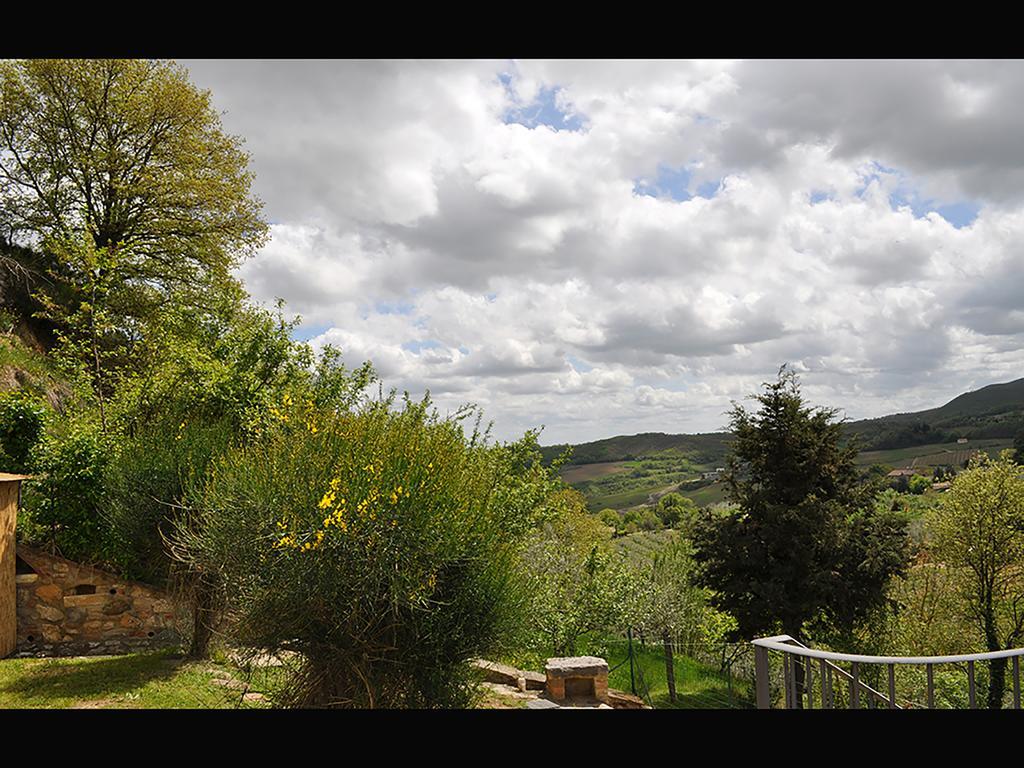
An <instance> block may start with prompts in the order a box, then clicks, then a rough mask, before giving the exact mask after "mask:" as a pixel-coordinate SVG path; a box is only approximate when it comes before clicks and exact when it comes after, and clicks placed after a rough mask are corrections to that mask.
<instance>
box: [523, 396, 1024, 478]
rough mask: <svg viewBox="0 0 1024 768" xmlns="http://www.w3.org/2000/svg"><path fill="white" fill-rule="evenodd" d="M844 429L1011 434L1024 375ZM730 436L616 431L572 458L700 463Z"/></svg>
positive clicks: (1023, 408) (901, 440)
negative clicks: (675, 458) (667, 457)
mask: <svg viewBox="0 0 1024 768" xmlns="http://www.w3.org/2000/svg"><path fill="white" fill-rule="evenodd" d="M846 432H847V434H848V435H850V436H853V435H856V436H858V437H859V438H860V440H861V448H862V449H863V450H889V449H894V448H910V447H913V446H916V445H928V444H931V443H944V442H954V441H956V440H957V439H958V438H960V437H968V438H975V439H983V438H1013V437H1015V436H1016V435H1018V434H1019V433H1021V432H1024V379H1017V380H1016V381H1011V382H1008V383H1006V384H991V385H989V386H987V387H982V388H981V389H979V390H977V391H975V392H967V393H965V394H962V395H960V396H958V397H955V398H953V399H952V400H950V401H949V402H948V403H946V404H945V405H943V406H941V407H939V408H932V409H930V410H927V411H918V412H916V413H897V414H893V415H891V416H882V417H881V418H877V419H862V420H860V421H852V422H849V423H848V424H847V425H846ZM731 439H732V437H731V435H729V434H728V433H727V432H711V433H706V434H697V435H668V434H665V433H663V432H646V433H644V434H640V435H620V436H618V437H609V438H605V439H604V440H596V441H594V442H590V443H581V444H579V445H576V446H573V455H572V458H571V459H570V463H571V464H594V463H597V462H603V461H629V460H632V459H639V458H644V457H649V456H653V455H658V454H664V453H668V452H673V453H677V454H679V455H680V456H687V457H690V458H691V459H693V460H694V461H695V462H696V463H699V464H720V463H722V462H724V460H725V456H726V454H727V453H728V445H729V442H730V441H731ZM567 447H568V446H567V445H565V444H562V445H551V446H546V447H544V448H542V449H541V451H542V452H543V454H544V458H545V460H547V461H550V460H552V459H554V458H555V457H556V456H558V455H560V454H561V453H563V452H564V451H565V449H566V448H567Z"/></svg>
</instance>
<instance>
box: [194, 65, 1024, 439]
mask: <svg viewBox="0 0 1024 768" xmlns="http://www.w3.org/2000/svg"><path fill="white" fill-rule="evenodd" d="M189 67H190V70H191V72H192V74H193V77H194V79H195V80H196V81H197V83H199V84H200V85H201V86H203V87H210V88H211V89H212V91H213V95H214V100H215V103H216V104H217V105H218V106H219V107H221V108H225V109H227V110H228V113H227V115H226V116H225V125H226V126H227V127H228V129H229V130H231V131H233V132H237V133H239V134H241V135H243V136H245V137H246V138H247V140H248V144H247V146H248V148H249V149H250V151H251V152H252V153H253V159H254V169H255V171H256V173H257V179H256V186H257V191H258V193H259V194H260V196H261V197H262V198H263V199H264V200H265V201H266V203H267V213H268V216H269V218H270V219H271V220H272V221H274V222H275V224H274V227H273V240H272V242H271V243H270V244H269V245H268V246H267V247H266V248H265V249H264V251H263V252H262V253H261V254H260V255H259V256H258V257H256V258H255V259H252V260H250V261H249V262H248V263H246V264H245V265H244V266H243V267H242V269H241V272H240V274H241V276H242V277H243V279H244V281H245V283H246V285H247V287H248V288H249V290H250V291H251V292H252V294H253V295H254V296H255V297H256V298H258V299H261V300H270V299H272V298H273V297H275V296H281V297H283V298H285V299H286V300H287V301H288V306H289V307H290V308H291V309H292V310H294V311H296V312H298V313H301V314H302V315H303V316H304V318H305V322H306V324H307V325H308V326H309V327H312V328H317V329H319V328H326V329H328V330H325V331H323V332H322V333H319V334H318V335H317V336H316V338H315V339H314V343H315V344H317V345H320V344H323V343H328V342H330V343H334V344H337V345H339V346H341V347H342V348H343V349H344V351H345V353H346V357H347V358H348V359H349V361H350V362H352V363H357V362H361V361H362V359H364V358H369V359H372V360H373V361H374V363H375V364H376V365H377V367H378V369H379V370H380V372H381V373H382V375H383V376H384V377H385V380H386V383H388V384H393V385H395V386H397V387H399V388H400V389H409V390H410V391H411V392H421V391H423V390H424V389H428V388H429V389H430V390H431V392H433V393H434V394H435V396H436V397H437V401H438V403H439V404H440V405H441V406H442V407H443V408H454V407H455V406H457V405H458V404H459V403H461V402H466V401H472V402H477V403H479V404H480V405H482V406H484V407H485V409H486V411H487V413H488V415H489V417H491V418H494V419H495V421H496V431H497V434H499V435H500V436H502V437H510V436H512V435H514V434H516V433H519V432H522V430H524V429H526V428H529V427H532V426H537V425H539V424H541V423H543V424H546V425H547V431H546V432H545V440H547V441H556V440H557V441H563V440H567V441H579V440H585V439H595V438H599V437H603V436H608V435H611V434H617V433H623V432H626V433H632V432H638V431H650V430H655V431H706V430H711V429H717V428H719V427H721V426H722V425H723V424H724V422H725V416H724V414H725V411H726V410H727V409H728V407H729V402H730V400H733V399H741V398H742V397H743V396H744V395H746V394H748V393H750V392H751V391H753V390H754V389H755V388H756V387H757V386H758V385H759V384H760V383H761V382H762V381H764V380H766V379H769V378H771V377H772V376H773V375H774V372H775V370H776V369H777V367H778V366H779V364H781V363H782V362H791V363H793V364H794V365H795V366H796V367H797V369H798V370H800V371H801V373H802V375H803V378H804V381H805V386H806V388H807V393H808V395H810V396H812V397H813V398H815V399H817V401H819V402H821V403H823V404H826V405H833V406H839V407H842V408H844V409H845V410H846V412H847V413H848V415H850V416H851V417H863V416H877V415H881V414H883V413H888V412H893V411H899V410H912V409H916V408H921V407H930V406H934V405H937V404H939V403H940V402H941V401H943V400H944V399H947V398H949V397H952V396H954V395H956V394H958V393H960V392H962V391H964V390H965V389H968V388H972V387H977V386H982V385H984V384H987V383H991V382H994V381H1000V380H1008V379H1010V378H1016V377H1017V376H1019V375H1020V374H1019V371H1020V370H1021V367H1020V364H1021V362H1024V361H1022V357H1024V355H1022V353H1021V351H1020V350H1021V347H1022V345H1021V343H1020V342H1021V341H1022V340H1024V305H1022V304H1021V302H1020V299H1019V297H1020V296H1021V295H1024V277H1022V275H1024V269H1022V266H1024V263H1022V261H1024V254H1022V251H1021V249H1020V246H1019V243H1021V242H1022V235H1024V197H1022V196H1021V195H1020V190H1021V189H1024V184H1022V183H1021V182H1024V153H1022V152H1021V150H1020V146H1021V145H1020V142H1019V136H1020V133H1021V131H1022V129H1024V106H1022V105H1021V103H1020V101H1019V99H1016V98H1015V94H1016V93H1019V91H1020V87H1021V86H1022V85H1024V64H1021V63H1019V62H997V63H986V62H954V63H949V64H944V63H942V62H855V63H843V62H731V61H728V62H717V61H716V62H663V61H654V62H644V61H627V62H572V61H556V62H538V61H527V62H243V63H235V62H197V63H193V64H189ZM537 99H540V101H535V100H537ZM545 99H547V100H548V101H544V100H545ZM517 109H518V110H519V112H518V113H519V114H526V113H527V112H529V113H530V114H531V115H540V116H541V118H538V119H542V118H543V115H544V114H551V111H552V110H554V109H559V110H561V111H562V112H563V113H567V114H568V116H569V117H572V119H573V121H574V122H573V125H574V126H576V125H577V124H578V126H579V127H578V128H577V129H576V130H555V129H554V128H552V127H549V126H547V125H544V124H537V125H535V126H534V127H527V126H525V125H519V124H514V123H513V124H506V123H505V122H503V119H502V118H503V115H506V114H511V112H510V110H513V111H514V110H517ZM544 110H547V113H545V112H544ZM567 119H568V118H567ZM665 169H669V170H670V171H671V172H672V173H674V174H676V175H677V176H678V178H679V179H680V180H679V181H677V182H675V184H676V186H675V187H672V184H668V188H667V189H663V192H665V194H662V196H660V197H657V198H656V197H651V196H648V195H645V194H639V193H638V191H637V189H636V183H637V181H638V180H654V179H657V178H658V177H659V174H660V173H663V172H664V171H665ZM660 186H662V187H665V184H661V185H660ZM698 190H702V192H701V195H697V191H698ZM928 200H934V201H935V205H944V204H946V205H948V204H954V203H961V202H967V203H970V205H972V206H974V207H975V208H977V209H979V211H980V212H979V214H978V216H977V218H976V219H975V220H973V221H970V222H968V221H959V220H952V221H951V220H949V219H947V218H944V216H947V217H953V218H954V219H955V216H954V215H953V214H951V213H948V212H946V213H944V214H943V215H940V213H937V212H933V211H932V212H930V211H931V208H930V207H929V206H928V205H927V204H926V203H924V202H922V201H928ZM954 225H958V226H959V228H958V226H954Z"/></svg>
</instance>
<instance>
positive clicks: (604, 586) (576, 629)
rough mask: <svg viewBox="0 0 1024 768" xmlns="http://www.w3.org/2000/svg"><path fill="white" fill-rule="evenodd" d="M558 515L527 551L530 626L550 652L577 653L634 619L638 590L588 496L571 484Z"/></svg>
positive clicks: (556, 504) (555, 510)
mask: <svg viewBox="0 0 1024 768" xmlns="http://www.w3.org/2000/svg"><path fill="white" fill-rule="evenodd" d="M550 508H551V510H552V514H551V516H550V517H549V519H547V520H546V521H545V522H544V523H543V524H542V525H541V527H540V528H539V529H538V530H537V531H536V532H534V533H533V534H532V535H531V536H530V538H529V540H528V542H527V546H526V547H525V548H524V551H523V558H524V562H525V565H526V569H527V572H528V573H529V576H530V580H531V589H530V592H531V595H532V608H531V611H530V624H531V626H532V628H533V634H534V638H535V639H534V645H535V646H539V647H541V648H542V649H543V650H544V652H545V653H546V654H547V655H552V654H553V655H556V656H567V655H573V654H575V652H576V647H577V644H578V643H579V642H580V640H581V639H582V638H584V637H586V636H596V635H600V634H602V633H607V632H609V631H612V630H614V629H617V628H622V627H624V626H626V624H628V623H629V619H630V617H631V611H632V609H633V607H634V603H635V594H636V590H637V585H636V580H635V574H634V571H633V569H632V568H631V567H630V565H629V563H628V562H627V561H626V558H625V557H624V556H622V555H621V554H619V553H618V552H617V551H615V550H614V548H613V547H612V546H611V542H610V540H611V533H612V531H611V530H609V528H608V526H606V525H604V524H603V523H602V522H600V521H599V520H597V519H595V518H594V517H593V516H591V515H589V514H587V512H586V499H585V498H584V497H583V496H582V494H580V493H579V492H577V491H575V490H573V489H571V488H566V489H563V490H562V491H560V492H559V493H558V494H556V495H555V496H554V497H553V498H552V500H551V502H550Z"/></svg>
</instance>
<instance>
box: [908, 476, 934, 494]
mask: <svg viewBox="0 0 1024 768" xmlns="http://www.w3.org/2000/svg"><path fill="white" fill-rule="evenodd" d="M931 487H932V481H931V480H929V479H928V478H927V477H924V476H923V475H914V476H913V477H911V478H910V480H909V481H908V482H907V490H909V491H910V492H911V493H913V494H914V495H917V496H919V495H921V494H922V493H924V492H925V491H927V490H928V489H929V488H931Z"/></svg>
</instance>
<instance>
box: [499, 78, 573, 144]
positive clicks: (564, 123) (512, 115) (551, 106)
mask: <svg viewBox="0 0 1024 768" xmlns="http://www.w3.org/2000/svg"><path fill="white" fill-rule="evenodd" d="M498 80H499V81H500V82H501V84H502V85H503V86H505V91H506V92H507V93H508V94H509V95H510V96H513V97H514V93H513V91H512V87H511V83H512V78H511V76H510V75H508V74H507V73H502V74H500V75H498ZM561 90H562V88H561V86H557V85H556V86H552V87H545V86H542V87H541V88H540V90H539V91H538V92H537V95H536V97H534V99H533V101H531V102H530V103H529V104H519V105H517V106H514V107H510V108H509V109H507V110H506V111H505V114H504V115H502V120H503V121H504V122H505V123H506V124H507V123H518V124H519V125H525V126H526V127H527V128H536V127H537V126H538V125H546V126H547V127H548V128H553V129H554V130H556V131H579V130H581V129H582V128H583V127H584V126H585V125H586V117H585V116H584V115H578V114H569V113H567V112H565V111H563V110H562V109H561V108H560V107H559V106H558V93H559V92H560V91H561Z"/></svg>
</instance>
